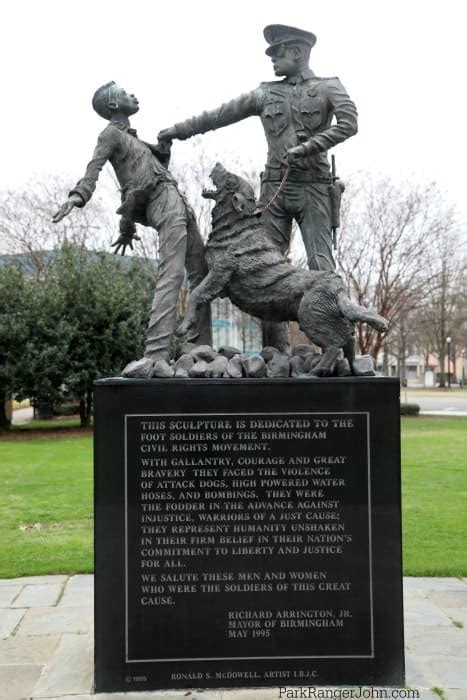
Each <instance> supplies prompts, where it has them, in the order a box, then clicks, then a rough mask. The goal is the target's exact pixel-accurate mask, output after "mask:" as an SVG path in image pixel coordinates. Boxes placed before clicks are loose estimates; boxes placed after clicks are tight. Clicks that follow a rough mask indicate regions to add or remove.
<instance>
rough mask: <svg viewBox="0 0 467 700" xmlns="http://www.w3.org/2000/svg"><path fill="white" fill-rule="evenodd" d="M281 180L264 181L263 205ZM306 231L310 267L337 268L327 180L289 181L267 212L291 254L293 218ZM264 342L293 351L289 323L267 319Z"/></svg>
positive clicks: (273, 232)
mask: <svg viewBox="0 0 467 700" xmlns="http://www.w3.org/2000/svg"><path fill="white" fill-rule="evenodd" d="M278 187H279V182H269V181H267V182H263V183H262V187H261V198H260V203H261V206H263V207H264V206H267V205H268V203H269V202H270V201H271V200H272V199H273V197H274V195H275V193H276V192H277V189H278ZM294 220H295V221H296V222H297V224H298V226H299V228H300V232H301V234H302V239H303V244H304V246H305V250H306V254H307V263H308V267H309V269H310V270H323V271H334V270H335V268H336V265H335V262H334V258H333V255H332V228H331V200H330V196H329V185H328V184H325V183H310V182H306V183H305V182H291V181H286V183H285V185H284V187H283V188H282V190H281V192H280V193H279V195H278V196H277V197H276V198H275V199H274V201H273V202H272V204H271V206H270V207H269V208H268V209H267V211H266V212H265V213H264V215H263V221H264V225H265V227H266V231H267V232H268V234H269V235H270V236H271V238H272V240H273V241H274V243H275V244H276V245H277V247H278V248H279V249H280V250H281V251H282V253H284V255H285V254H286V253H287V251H288V249H289V245H290V235H291V232H292V224H293V221H294ZM263 345H272V346H274V347H277V348H278V349H279V350H281V351H283V352H287V351H289V349H290V348H289V339H288V331H287V324H286V323H273V322H271V321H264V322H263Z"/></svg>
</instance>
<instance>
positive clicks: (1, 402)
mask: <svg viewBox="0 0 467 700" xmlns="http://www.w3.org/2000/svg"><path fill="white" fill-rule="evenodd" d="M6 402H7V396H6V394H5V392H4V391H0V433H4V432H6V431H8V430H10V428H11V421H10V419H9V417H8V415H7V411H6Z"/></svg>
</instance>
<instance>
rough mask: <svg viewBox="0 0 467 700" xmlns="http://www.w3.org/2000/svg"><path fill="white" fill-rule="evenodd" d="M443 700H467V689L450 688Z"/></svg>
mask: <svg viewBox="0 0 467 700" xmlns="http://www.w3.org/2000/svg"><path fill="white" fill-rule="evenodd" d="M443 700H466V695H465V690H448V691H447V692H446V693H445V694H444V698H443Z"/></svg>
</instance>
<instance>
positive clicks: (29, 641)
mask: <svg viewBox="0 0 467 700" xmlns="http://www.w3.org/2000/svg"><path fill="white" fill-rule="evenodd" d="M59 641H60V637H58V636H56V637H16V636H15V637H9V639H3V640H2V641H0V664H45V663H47V662H48V661H50V660H51V658H52V656H53V654H54V652H55V650H56V649H57V647H58V643H59Z"/></svg>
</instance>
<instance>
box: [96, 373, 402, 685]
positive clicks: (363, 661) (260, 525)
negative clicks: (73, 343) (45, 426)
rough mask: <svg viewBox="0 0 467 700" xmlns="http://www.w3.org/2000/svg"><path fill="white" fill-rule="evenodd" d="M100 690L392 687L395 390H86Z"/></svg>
mask: <svg viewBox="0 0 467 700" xmlns="http://www.w3.org/2000/svg"><path fill="white" fill-rule="evenodd" d="M95 587H96V589H95V642H96V644H95V670H96V676H95V682H96V691H97V692H112V691H130V690H137V689H139V690H151V689H163V688H165V689H169V688H192V687H194V688H203V687H206V688H207V687H219V688H222V687H248V686H281V687H286V686H296V685H299V686H318V685H343V684H352V685H392V686H397V685H399V686H400V685H403V684H404V660H403V659H404V654H403V651H404V640H403V622H402V619H403V618H402V571H401V515H400V433H399V384H398V381H397V380H392V379H386V378H342V379H335V378H333V379H329V380H327V379H319V380H316V379H305V380H296V379H294V380H285V379H284V380H280V379H271V380H263V379H258V380H254V379H240V380H228V379H225V380H224V379H220V380H203V379H200V380H176V379H168V380H163V379H161V380H147V381H146V380H123V379H108V380H102V381H99V382H97V383H96V386H95Z"/></svg>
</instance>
